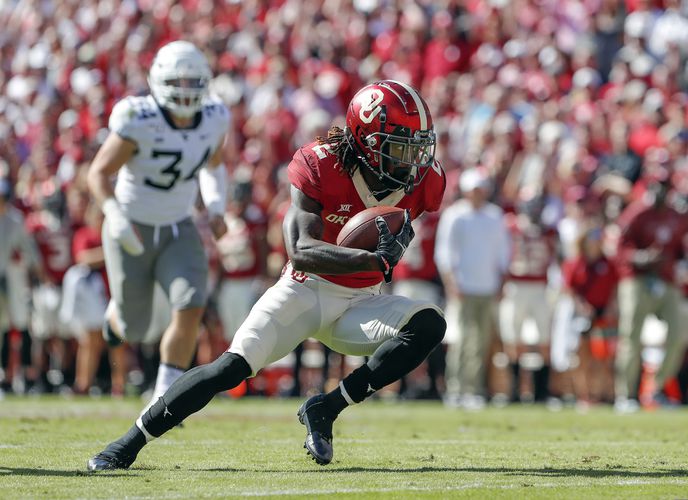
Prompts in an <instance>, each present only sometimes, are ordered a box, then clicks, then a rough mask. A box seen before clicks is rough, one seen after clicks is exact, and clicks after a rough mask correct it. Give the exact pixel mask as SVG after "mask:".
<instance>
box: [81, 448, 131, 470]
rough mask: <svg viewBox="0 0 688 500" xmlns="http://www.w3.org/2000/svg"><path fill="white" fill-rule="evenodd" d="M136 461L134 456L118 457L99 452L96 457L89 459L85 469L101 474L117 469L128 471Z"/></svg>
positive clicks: (110, 453)
mask: <svg viewBox="0 0 688 500" xmlns="http://www.w3.org/2000/svg"><path fill="white" fill-rule="evenodd" d="M134 460H136V455H134V456H133V457H132V456H130V455H123V456H121V455H118V454H117V453H114V452H111V451H101V452H100V453H98V454H97V455H96V456H94V457H92V458H89V459H88V463H87V464H86V468H87V469H88V471H89V472H101V471H108V470H117V469H128V468H129V466H130V465H131V464H133V463H134Z"/></svg>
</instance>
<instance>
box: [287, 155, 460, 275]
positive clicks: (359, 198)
mask: <svg viewBox="0 0 688 500" xmlns="http://www.w3.org/2000/svg"><path fill="white" fill-rule="evenodd" d="M287 172H288V175H289V181H290V182H291V183H292V185H293V186H294V187H296V188H297V189H299V190H300V191H301V192H303V193H304V194H305V195H306V196H308V197H309V198H312V199H314V200H315V201H317V202H318V203H320V205H322V207H323V209H322V212H321V217H322V221H323V225H324V230H323V235H322V240H323V241H325V242H327V243H332V244H333V245H336V241H337V235H338V234H339V231H341V229H342V227H343V226H344V224H346V222H347V221H348V220H349V219H350V218H351V217H353V216H354V215H356V214H357V213H359V212H361V211H363V210H365V209H366V208H370V207H375V206H380V205H384V206H396V207H399V208H405V209H406V208H408V209H409V210H410V212H411V218H412V219H415V218H416V217H418V216H419V215H420V214H422V213H423V212H425V211H429V212H434V211H436V210H438V209H439V206H440V203H441V202H442V196H443V194H444V188H445V186H446V178H445V175H444V172H443V171H442V168H441V167H440V165H439V163H435V165H434V166H433V167H432V168H428V171H427V173H426V175H425V177H424V178H423V180H422V181H421V183H420V184H419V185H418V186H416V188H415V189H414V190H413V192H412V193H411V194H405V193H404V191H403V190H398V191H393V192H391V193H390V194H389V195H387V196H386V197H385V198H383V199H382V200H378V199H377V198H375V196H374V195H373V194H372V193H371V192H370V189H368V185H367V184H366V182H365V180H364V179H363V176H362V175H361V173H360V172H359V171H358V170H357V171H356V172H355V173H354V175H353V177H349V175H348V174H347V173H346V172H344V171H343V170H342V169H341V166H340V164H339V162H338V161H337V157H336V156H335V155H334V154H332V151H331V148H330V146H328V145H326V144H318V143H312V144H309V145H307V146H304V147H302V148H301V149H299V150H298V151H297V152H296V153H295V154H294V157H293V159H292V161H291V163H289V167H288V169H287ZM320 276H322V277H323V278H325V279H326V280H328V281H331V282H333V283H336V284H338V285H343V286H348V287H352V288H364V287H367V286H372V285H376V284H378V283H380V282H381V281H382V279H383V276H382V273H381V272H379V271H366V272H358V273H352V274H341V275H324V274H321V275H320Z"/></svg>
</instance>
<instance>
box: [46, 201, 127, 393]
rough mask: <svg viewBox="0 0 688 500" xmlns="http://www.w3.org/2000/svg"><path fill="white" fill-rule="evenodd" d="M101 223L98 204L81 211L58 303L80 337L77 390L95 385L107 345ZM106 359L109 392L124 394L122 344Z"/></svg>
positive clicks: (105, 287)
mask: <svg viewBox="0 0 688 500" xmlns="http://www.w3.org/2000/svg"><path fill="white" fill-rule="evenodd" d="M102 224H103V216H102V214H101V212H100V209H99V208H98V205H96V204H95V203H91V204H89V205H88V207H87V208H86V213H85V214H84V225H83V226H81V227H79V228H78V229H76V231H75V232H74V240H73V243H72V247H73V255H74V262H75V265H74V266H72V267H70V268H69V269H68V270H67V272H66V273H65V278H64V288H63V291H64V293H63V300H62V302H61V304H60V313H59V314H60V320H61V321H62V323H64V324H65V325H67V326H68V327H69V328H70V329H71V330H72V331H73V332H74V333H75V336H76V337H77V338H78V340H79V348H78V351H77V355H76V377H75V381H74V392H75V393H76V394H88V393H89V391H91V390H92V389H95V387H94V386H93V383H94V379H95V375H96V372H97V370H98V367H99V365H100V360H101V354H102V352H103V350H104V348H105V347H106V346H105V340H104V339H103V335H102V326H103V318H104V317H105V309H106V307H107V302H108V298H109V294H108V286H107V275H106V272H105V258H104V256H103V247H102V240H101V231H102ZM109 359H110V369H111V384H110V394H112V395H115V396H123V395H124V384H125V381H126V373H127V366H126V350H125V346H117V347H112V348H111V349H110V352H109ZM96 393H97V392H96Z"/></svg>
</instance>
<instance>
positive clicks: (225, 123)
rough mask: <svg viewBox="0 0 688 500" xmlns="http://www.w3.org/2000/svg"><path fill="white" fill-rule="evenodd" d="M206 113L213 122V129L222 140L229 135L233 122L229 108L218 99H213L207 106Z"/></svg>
mask: <svg viewBox="0 0 688 500" xmlns="http://www.w3.org/2000/svg"><path fill="white" fill-rule="evenodd" d="M205 109H206V113H208V114H209V116H210V117H211V118H212V120H213V129H214V130H215V131H216V132H217V136H218V137H219V138H220V140H221V139H222V138H223V137H224V136H225V134H227V131H228V130H229V124H230V122H231V114H230V112H229V109H227V106H225V105H224V104H223V103H222V102H221V101H219V100H217V99H212V100H210V101H209V102H208V104H207V105H206V108H205Z"/></svg>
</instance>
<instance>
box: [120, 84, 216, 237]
mask: <svg viewBox="0 0 688 500" xmlns="http://www.w3.org/2000/svg"><path fill="white" fill-rule="evenodd" d="M109 126H110V130H111V131H112V132H116V133H117V134H119V135H120V136H121V137H124V138H125V139H129V140H131V141H133V142H135V143H136V145H137V146H138V147H137V150H136V153H135V154H134V156H133V157H132V158H131V159H130V160H129V161H128V162H127V163H126V164H125V165H124V166H123V167H122V168H121V169H120V170H119V172H118V174H117V183H116V185H115V197H116V198H117V201H118V202H119V204H120V205H121V206H122V209H123V210H124V213H125V214H126V215H127V217H129V218H130V219H131V220H133V221H136V222H139V223H141V224H148V225H152V226H160V225H168V224H174V223H176V222H179V221H180V220H183V219H185V218H186V217H188V216H189V215H191V211H192V208H193V205H194V203H195V201H196V197H197V196H198V181H197V177H198V171H199V170H200V168H201V167H203V166H205V165H206V163H207V161H208V159H209V158H210V157H211V156H212V154H213V153H214V152H215V149H216V148H217V147H218V145H219V144H220V141H221V140H222V138H223V136H224V135H225V134H226V133H227V129H228V128H229V111H228V110H227V108H226V107H225V106H224V104H222V103H221V102H219V101H217V100H213V99H206V101H205V102H204V103H203V107H202V109H201V111H200V120H199V123H198V124H197V125H196V127H194V128H188V129H177V128H175V127H173V126H172V125H171V123H170V122H168V121H167V117H166V116H165V115H164V114H163V113H162V111H161V109H160V107H159V106H158V104H157V103H156V102H155V99H153V96H150V95H148V96H143V97H127V98H126V99H123V100H121V101H119V102H118V103H117V104H116V105H115V107H114V108H113V110H112V114H111V115H110V124H109Z"/></svg>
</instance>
